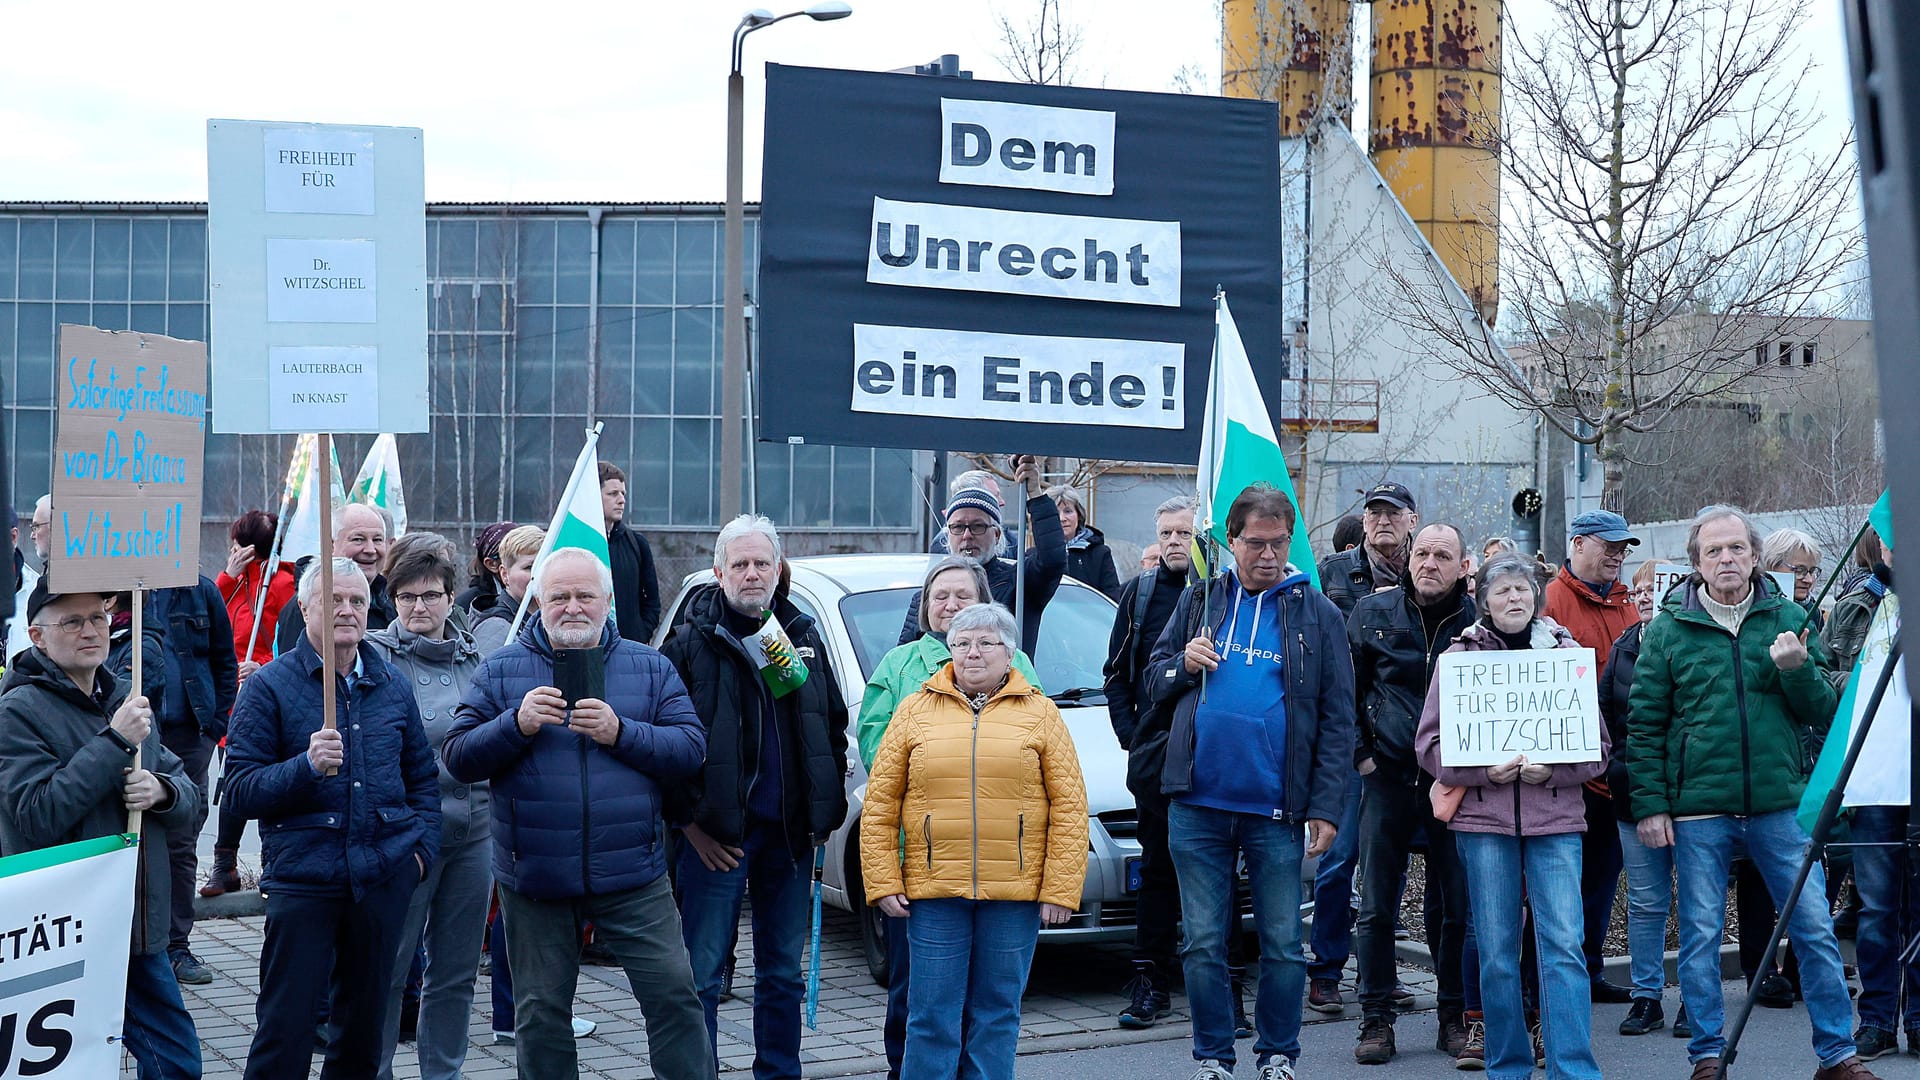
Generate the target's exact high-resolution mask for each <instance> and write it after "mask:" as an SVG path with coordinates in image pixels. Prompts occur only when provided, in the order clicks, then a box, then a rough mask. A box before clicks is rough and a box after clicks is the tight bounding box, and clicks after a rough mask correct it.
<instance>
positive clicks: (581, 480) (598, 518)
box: [507, 424, 613, 641]
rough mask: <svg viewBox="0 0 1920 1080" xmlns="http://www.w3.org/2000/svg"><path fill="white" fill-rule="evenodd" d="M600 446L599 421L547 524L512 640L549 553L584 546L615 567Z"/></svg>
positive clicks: (607, 564)
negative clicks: (603, 499)
mask: <svg viewBox="0 0 1920 1080" xmlns="http://www.w3.org/2000/svg"><path fill="white" fill-rule="evenodd" d="M599 446H600V425H599V424H595V425H593V427H592V428H591V429H590V430H589V431H588V432H587V445H585V446H583V447H581V448H580V457H579V459H578V460H576V461H575V462H574V463H573V475H571V476H569V477H567V486H566V488H565V489H564V491H563V494H562V495H561V496H560V505H559V507H557V508H556V509H555V510H554V512H553V520H552V521H551V522H549V523H548V525H547V538H546V540H544V541H543V542H542V543H541V545H540V554H539V555H538V556H537V557H535V559H534V560H533V580H532V581H531V582H529V583H528V585H527V595H526V596H523V597H521V598H520V610H519V612H518V613H516V614H515V615H514V617H513V627H512V628H511V629H510V630H509V631H508V633H507V640H509V641H512V640H513V639H514V638H515V637H516V636H518V635H519V633H520V623H521V622H522V621H523V620H525V619H526V617H527V601H528V600H529V599H531V598H532V597H534V596H536V595H538V593H539V591H540V573H541V571H543V570H545V569H546V565H547V556H549V555H551V554H553V553H554V552H555V551H558V550H559V549H561V548H569V547H575V548H584V549H586V550H587V551H590V552H592V553H593V554H594V555H595V556H596V557H597V558H599V560H600V562H601V563H602V564H603V565H605V566H606V567H607V568H608V570H609V571H611V570H612V568H613V558H612V556H610V555H609V554H608V553H607V517H606V513H605V511H603V510H602V509H601V508H600V451H599Z"/></svg>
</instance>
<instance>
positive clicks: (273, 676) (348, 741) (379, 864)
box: [226, 559, 440, 1080]
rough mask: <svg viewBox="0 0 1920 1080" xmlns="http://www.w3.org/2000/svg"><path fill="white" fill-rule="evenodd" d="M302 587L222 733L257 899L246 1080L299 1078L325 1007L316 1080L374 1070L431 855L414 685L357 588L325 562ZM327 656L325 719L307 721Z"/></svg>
mask: <svg viewBox="0 0 1920 1080" xmlns="http://www.w3.org/2000/svg"><path fill="white" fill-rule="evenodd" d="M317 569H318V567H317V566H316V567H315V568H313V569H310V570H309V571H308V574H307V576H306V577H305V578H304V579H302V581H301V582H300V592H299V600H300V604H301V606H302V607H303V608H304V609H305V618H306V632H305V633H304V634H303V635H302V636H301V638H300V640H299V641H298V642H297V643H296V644H295V646H294V648H293V651H291V652H287V653H282V654H281V655H280V656H278V657H276V658H275V659H274V661H273V662H272V663H271V664H268V665H267V666H266V667H263V668H261V669H260V670H259V671H256V672H254V673H253V675H252V677H251V678H249V679H248V680H247V685H246V687H245V689H243V690H242V691H241V693H240V698H239V701H238V702H237V703H236V704H235V706H234V710H233V721H232V724H231V725H230V726H229V728H228V732H227V780H226V784H227V796H226V797H227V799H228V800H229V805H230V806H231V807H232V809H233V810H234V811H235V812H236V813H238V814H240V815H241V816H243V817H247V818H257V819H259V821H260V845H261V862H262V865H263V867H264V869H263V870H262V873H261V877H260V891H261V892H263V893H265V894H266V897H267V933H266V943H265V945H264V946H263V947H262V948H261V951H260V998H259V1000H258V1002H257V1003H256V1004H255V1006H254V1011H255V1016H256V1017H257V1019H258V1024H257V1026H256V1030H255V1032H254V1036H253V1046H252V1049H251V1050H250V1051H249V1052H248V1054H247V1072H246V1075H247V1080H256V1078H258V1080H280V1078H283V1077H288V1076H304V1075H306V1072H307V1068H308V1066H309V1065H310V1063H311V1062H312V1059H313V1018H314V1017H315V1016H316V1015H318V1013H319V1009H320V1005H321V1002H322V1001H323V1000H326V1001H329V1010H328V1014H327V1015H328V1016H329V1018H330V1021H331V1022H330V1025H329V1027H330V1032H329V1037H328V1039H327V1047H326V1064H325V1065H324V1067H323V1070H322V1075H325V1076H372V1075H373V1074H374V1073H375V1072H376V1071H378V1069H379V1067H380V1043H381V1033H382V1031H383V1030H384V1028H385V1026H386V1012H387V995H385V994H382V993H375V992H372V991H371V990H369V988H370V987H383V986H386V985H387V984H388V982H390V981H391V980H392V977H393V965H394V961H395V957H397V956H398V955H399V953H400V927H401V925H402V923H403V922H404V921H405V917H406V913H407V904H408V902H409V901H410V900H411V899H412V898H413V890H414V886H416V885H418V884H419V883H420V880H421V879H422V878H423V877H425V876H426V873H427V869H428V868H429V867H431V866H432V865H433V860H434V858H435V857H436V856H437V855H438V854H439V848H440V770H439V769H438V768H437V767H436V766H435V765H434V762H433V747H432V746H431V745H430V744H428V742H427V732H426V729H425V728H424V727H423V726H422V725H421V723H420V709H419V707H418V706H416V705H415V704H414V700H413V691H412V689H411V688H410V687H409V686H408V685H407V683H406V682H405V680H403V679H400V678H398V677H397V676H396V675H395V674H394V670H393V669H392V668H391V667H389V666H388V665H387V662H386V661H384V660H382V659H380V654H379V653H377V652H375V651H374V650H373V648H372V647H371V646H369V645H366V644H364V643H363V641H362V639H363V638H364V637H365V636H366V628H367V623H366V618H367V603H368V600H367V579H366V578H365V576H363V575H362V574H361V573H360V571H359V569H358V568H357V567H356V566H355V565H354V563H353V562H352V561H351V560H347V559H335V560H334V563H333V596H332V597H331V598H327V597H323V596H322V595H321V593H320V575H319V573H317V572H316V571H317ZM321 648H328V649H332V650H333V655H334V664H335V675H334V678H335V679H336V680H338V685H337V686H336V687H335V701H334V705H335V723H336V726H335V727H333V728H323V727H322V726H321V693H322V690H323V689H324V685H323V683H322V679H323V678H324V675H323V667H322V660H321V656H320V653H319V651H318V650H319V649H321Z"/></svg>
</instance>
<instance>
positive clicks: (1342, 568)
mask: <svg viewBox="0 0 1920 1080" xmlns="http://www.w3.org/2000/svg"><path fill="white" fill-rule="evenodd" d="M1384 584H1386V582H1384V581H1379V582H1376V581H1375V580H1374V577H1373V560H1372V559H1369V558H1367V545H1365V544H1361V545H1359V546H1357V547H1350V548H1348V549H1347V550H1345V551H1341V552H1336V553H1334V554H1332V555H1329V556H1327V561H1326V562H1323V563H1321V564H1320V587H1321V589H1323V590H1325V592H1326V594H1327V599H1329V600H1331V601H1333V606H1335V607H1337V608H1339V609H1340V614H1342V615H1345V616H1347V617H1349V618H1351V617H1352V616H1353V605H1355V604H1357V603H1359V602H1360V598H1361V597H1363V596H1372V595H1373V590H1374V589H1376V588H1379V587H1380V586H1381V585H1384Z"/></svg>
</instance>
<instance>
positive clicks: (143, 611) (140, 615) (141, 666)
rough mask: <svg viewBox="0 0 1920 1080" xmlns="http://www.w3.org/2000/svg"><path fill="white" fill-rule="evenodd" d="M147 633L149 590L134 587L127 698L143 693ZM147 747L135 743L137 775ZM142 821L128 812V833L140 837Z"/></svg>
mask: <svg viewBox="0 0 1920 1080" xmlns="http://www.w3.org/2000/svg"><path fill="white" fill-rule="evenodd" d="M146 631H147V590H146V589H145V588H144V587H143V586H140V585H135V586H134V587H133V685H132V686H130V687H128V688H127V696H128V697H130V698H131V697H139V696H140V694H141V693H142V692H143V691H142V690H141V689H140V687H141V686H142V683H141V675H142V674H144V673H145V670H146V666H145V659H146V658H145V657H144V656H142V655H141V654H142V653H144V652H145V651H146V650H145V649H144V648H142V647H141V645H142V642H141V639H142V638H144V637H145V636H146ZM145 745H146V740H145V739H142V740H141V741H140V742H138V743H135V744H134V747H133V771H134V772H136V773H137V772H139V771H140V767H141V757H142V750H141V748H142V747H143V746H145ZM140 819H141V813H140V811H138V810H129V811H127V831H128V832H130V833H132V834H133V835H135V836H139V835H140Z"/></svg>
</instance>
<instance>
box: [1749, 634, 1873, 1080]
mask: <svg viewBox="0 0 1920 1080" xmlns="http://www.w3.org/2000/svg"><path fill="white" fill-rule="evenodd" d="M1902 636H1903V635H1900V634H1896V635H1895V637H1894V639H1893V649H1892V651H1890V652H1889V653H1888V654H1887V666H1886V667H1884V668H1881V669H1880V678H1879V679H1877V680H1875V682H1874V684H1873V694H1872V696H1870V697H1868V698H1867V707H1866V711H1865V712H1864V713H1862V714H1861V715H1860V717H1859V718H1858V721H1857V728H1858V730H1856V731H1854V732H1852V733H1850V735H1849V738H1850V740H1851V741H1850V742H1849V744H1848V746H1847V756H1846V759H1845V760H1844V761H1842V762H1841V763H1840V775H1839V776H1838V777H1837V778H1835V780H1834V782H1833V790H1831V791H1829V792H1827V801H1826V802H1824V803H1822V804H1821V805H1820V816H1819V818H1818V819H1816V820H1815V821H1814V825H1813V842H1812V843H1811V844H1808V845H1807V856H1806V858H1804V859H1802V860H1800V874H1799V876H1797V877H1795V878H1794V879H1793V888H1792V889H1791V890H1790V891H1789V892H1788V893H1787V895H1786V898H1785V899H1784V900H1782V901H1781V903H1780V917H1779V918H1778V919H1775V920H1774V923H1773V930H1772V931H1771V932H1770V933H1769V934H1768V935H1767V951H1766V952H1765V953H1763V954H1762V955H1761V957H1760V966H1759V967H1758V968H1757V969H1756V970H1759V971H1771V970H1773V961H1774V958H1775V957H1776V956H1777V955H1778V954H1779V952H1780V937H1781V934H1782V933H1783V932H1784V931H1785V930H1786V927H1787V921H1788V920H1789V919H1791V918H1793V913H1794V911H1795V910H1796V909H1797V908H1798V907H1799V906H1800V894H1801V893H1802V892H1804V891H1805V889H1806V887H1807V877H1808V875H1810V874H1812V873H1813V864H1814V862H1815V860H1817V859H1819V858H1820V853H1821V852H1822V851H1823V850H1825V848H1826V843H1827V836H1828V835H1829V834H1831V833H1832V832H1833V822H1834V819H1836V818H1838V817H1839V816H1840V801H1841V800H1842V799H1844V798H1846V794H1847V781H1848V780H1849V779H1851V778H1852V776H1853V766H1854V762H1856V761H1858V760H1859V759H1860V748H1861V747H1862V746H1865V745H1866V742H1867V732H1868V731H1869V730H1871V729H1872V727H1873V717H1874V714H1875V713H1877V712H1879V711H1880V703H1881V701H1883V700H1884V699H1885V698H1886V696H1887V686H1888V685H1889V684H1890V683H1892V682H1893V673H1894V672H1896V671H1899V670H1900V668H1901V660H1900V643H1901V638H1902ZM1808 663H1812V661H1811V660H1809V661H1808ZM1824 900H1825V898H1824V897H1822V901H1823V902H1824ZM1753 1002H1754V995H1753V994H1751V993H1749V994H1747V995H1746V996H1745V997H1744V998H1743V999H1742V1000H1741V1002H1740V1004H1739V1005H1738V1006H1737V1007H1736V1008H1735V1009H1734V1011H1733V1017H1732V1023H1730V1024H1728V1025H1727V1047H1726V1052H1725V1053H1723V1054H1721V1055H1720V1075H1719V1080H1726V1077H1727V1069H1728V1067H1730V1066H1731V1065H1732V1064H1733V1059H1734V1058H1735V1057H1737V1056H1739V1053H1740V1050H1739V1047H1740V1036H1741V1035H1742V1034H1743V1033H1745V1031H1746V1029H1747V1018H1748V1017H1749V1016H1751V1015H1752V1014H1753Z"/></svg>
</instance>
